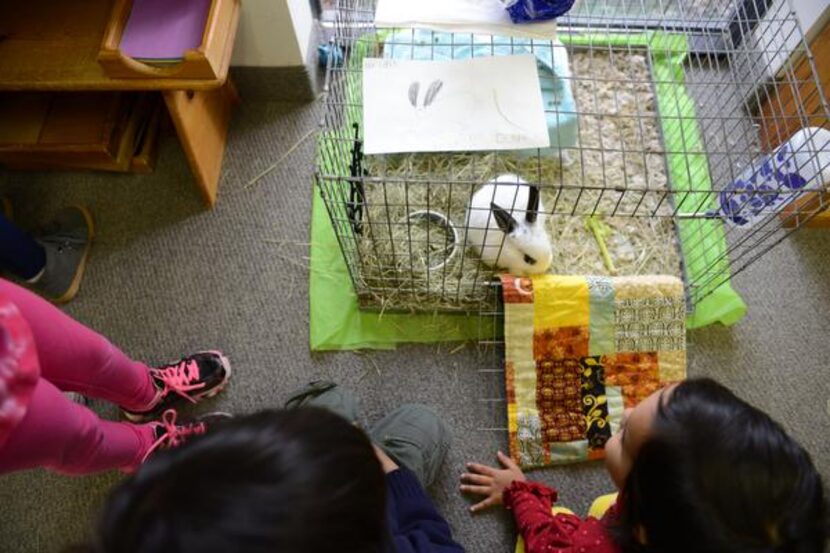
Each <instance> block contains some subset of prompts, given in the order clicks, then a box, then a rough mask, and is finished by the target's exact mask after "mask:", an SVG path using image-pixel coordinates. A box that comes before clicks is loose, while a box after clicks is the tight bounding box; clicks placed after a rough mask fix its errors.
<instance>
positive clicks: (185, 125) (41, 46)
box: [0, 0, 240, 206]
mask: <svg viewBox="0 0 830 553" xmlns="http://www.w3.org/2000/svg"><path fill="white" fill-rule="evenodd" d="M214 4H215V5H214V8H215V9H216V11H214V10H212V12H211V15H210V16H209V18H208V25H207V28H206V29H205V35H204V37H203V45H202V47H201V48H200V49H199V50H200V51H202V53H203V55H204V57H205V59H206V60H210V61H208V62H206V63H207V65H208V66H209V67H210V69H211V71H212V72H213V74H214V76H213V77H212V78H211V77H208V78H202V77H201V76H203V75H205V74H206V73H205V67H206V66H205V65H204V64H202V65H199V64H197V65H188V67H189V68H188V69H186V70H185V65H187V64H185V65H183V66H182V67H165V68H158V67H153V66H149V65H146V64H142V63H140V62H137V61H135V60H130V59H129V58H126V57H125V56H123V55H121V54H120V53H119V52H118V51H117V48H115V49H113V48H112V46H113V44H117V43H116V42H114V41H115V40H116V39H117V36H120V35H118V33H119V30H118V29H119V28H123V18H124V17H126V16H125V15H124V13H125V10H127V12H126V13H128V7H129V6H130V5H131V0H25V1H23V2H3V3H2V5H1V6H0V91H45V90H53V91H160V92H161V94H162V95H163V96H164V102H165V104H166V106H167V109H168V111H169V112H170V116H171V119H172V120H173V122H174V124H175V127H176V132H177V133H178V135H179V139H180V141H181V143H182V145H183V147H184V149H185V153H186V154H187V159H188V162H189V163H190V166H191V169H192V171H193V174H194V176H195V178H196V182H197V184H198V185H199V188H200V191H201V193H202V196H203V198H204V200H205V203H206V204H207V205H208V206H212V205H213V204H214V202H215V201H216V192H217V187H218V184H219V174H220V168H221V161H222V156H223V154H224V149H225V141H226V137H227V131H228V126H229V124H230V113H231V110H232V107H233V104H234V103H235V102H236V101H237V99H238V98H237V94H236V91H235V89H234V87H233V84H232V83H231V82H230V81H229V79H228V68H229V66H230V59H231V55H232V51H233V41H234V37H235V34H236V29H237V26H238V21H239V9H240V3H239V0H214ZM198 55H199V54H198V52H190V53H188V54H187V55H186V56H185V61H188V58H189V59H191V60H192V59H194V56H198ZM99 57H100V58H101V61H100V62H99ZM217 60H218V61H217ZM122 70H123V72H122ZM108 71H113V72H115V73H116V74H119V75H122V74H123V75H129V76H124V77H113V76H110V74H108ZM197 75H198V77H197Z"/></svg>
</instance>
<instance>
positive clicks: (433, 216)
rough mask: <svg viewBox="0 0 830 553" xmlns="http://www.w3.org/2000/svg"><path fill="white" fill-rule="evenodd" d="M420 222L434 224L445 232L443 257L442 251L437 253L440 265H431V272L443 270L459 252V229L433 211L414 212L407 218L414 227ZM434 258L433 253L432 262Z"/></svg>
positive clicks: (446, 218)
mask: <svg viewBox="0 0 830 553" xmlns="http://www.w3.org/2000/svg"><path fill="white" fill-rule="evenodd" d="M420 221H426V222H428V223H433V224H435V225H437V226H438V227H440V228H441V229H442V230H443V238H444V244H445V246H444V248H443V255H441V252H440V251H439V252H436V253H438V255H439V256H441V260H440V261H439V262H438V263H430V264H429V270H430V271H435V270H438V269H442V268H443V267H444V266H446V265H447V263H449V262H450V261H451V260H452V258H453V257H455V254H456V253H457V252H458V229H456V228H455V225H454V224H453V222H452V221H450V219H449V218H448V217H447V216H446V215H444V214H443V213H440V212H438V211H433V210H431V209H422V210H419V211H413V212H411V213H410V214H409V215H408V216H407V217H406V223H407V224H408V225H412V224H415V223H418V222H420ZM432 257H433V252H429V253H428V259H429V260H430V261H431V260H432Z"/></svg>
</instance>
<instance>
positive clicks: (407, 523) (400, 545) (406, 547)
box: [386, 468, 464, 553]
mask: <svg viewBox="0 0 830 553" xmlns="http://www.w3.org/2000/svg"><path fill="white" fill-rule="evenodd" d="M386 489H387V494H386V495H387V498H386V518H387V524H388V525H389V532H390V533H391V534H392V544H391V545H390V546H389V547H387V553H464V548H463V547H461V546H460V545H458V544H457V543H456V542H455V541H454V540H453V539H452V532H451V531H450V525H449V524H447V521H446V520H444V518H443V517H442V516H441V515H439V514H438V511H436V510H435V507H434V506H433V505H432V501H431V500H430V498H429V496H427V494H426V492H425V491H424V488H422V487H421V484H420V483H419V482H418V479H417V478H415V475H414V474H412V472H410V471H408V470H406V469H404V468H400V469H398V470H394V471H392V472H390V473H388V474H387V475H386Z"/></svg>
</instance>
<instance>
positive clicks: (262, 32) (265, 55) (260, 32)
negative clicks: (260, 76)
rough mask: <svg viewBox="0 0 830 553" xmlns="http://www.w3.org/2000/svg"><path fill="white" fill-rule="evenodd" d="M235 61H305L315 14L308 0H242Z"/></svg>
mask: <svg viewBox="0 0 830 553" xmlns="http://www.w3.org/2000/svg"><path fill="white" fill-rule="evenodd" d="M241 4H242V8H241V9H242V11H241V14H240V17H239V30H238V31H237V36H236V44H235V46H234V52H233V60H232V64H233V65H243V66H258V67H290V66H298V65H304V64H305V60H306V56H307V55H308V48H309V40H310V39H311V31H312V25H313V16H312V14H311V6H310V4H309V0H241Z"/></svg>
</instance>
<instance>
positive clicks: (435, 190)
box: [358, 50, 681, 311]
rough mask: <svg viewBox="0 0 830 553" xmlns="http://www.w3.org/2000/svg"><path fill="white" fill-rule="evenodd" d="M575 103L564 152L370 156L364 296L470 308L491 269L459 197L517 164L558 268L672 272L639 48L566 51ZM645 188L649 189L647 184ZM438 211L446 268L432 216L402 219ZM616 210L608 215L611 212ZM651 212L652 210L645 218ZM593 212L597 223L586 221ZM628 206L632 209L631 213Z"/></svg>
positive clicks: (400, 303) (659, 158) (388, 302)
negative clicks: (570, 142)
mask: <svg viewBox="0 0 830 553" xmlns="http://www.w3.org/2000/svg"><path fill="white" fill-rule="evenodd" d="M571 63H572V66H573V73H574V81H573V86H574V93H575V96H576V103H577V109H578V110H579V144H578V145H577V147H576V148H573V149H569V150H563V153H562V155H557V156H547V157H541V158H540V157H538V156H536V155H532V156H523V155H520V154H514V153H506V152H487V153H484V152H479V153H437V154H433V153H431V154H400V155H385V156H367V158H366V160H365V167H366V168H367V169H368V170H369V174H370V175H371V176H372V177H377V178H379V179H380V180H379V181H378V182H367V183H366V186H365V202H366V206H365V212H364V231H363V234H362V235H361V236H360V237H359V242H358V249H359V254H360V257H361V259H360V272H361V274H360V277H361V281H362V282H361V283H360V286H359V287H358V288H359V290H358V291H359V294H360V296H361V301H362V303H363V304H364V305H374V306H377V307H380V308H382V309H396V310H400V309H402V310H418V311H423V310H450V309H462V310H464V309H477V308H480V307H481V305H482V304H483V303H489V302H490V301H491V299H492V287H490V286H488V283H489V282H490V281H491V280H492V277H493V275H494V272H495V271H494V270H493V269H492V268H490V267H487V266H485V265H484V264H482V263H481V262H480V261H479V259H478V257H477V256H476V254H475V252H474V251H472V250H470V249H466V248H465V247H464V244H463V240H464V229H463V226H464V217H465V209H466V206H467V202H468V200H469V198H470V196H471V195H472V193H473V192H474V191H475V190H476V189H477V187H478V186H479V185H480V183H483V182H486V181H488V180H491V179H493V178H495V177H496V176H498V175H500V174H502V173H516V174H518V175H520V176H522V177H523V178H525V179H526V180H528V181H531V182H539V183H541V184H542V187H543V188H542V203H543V205H544V208H545V210H546V211H548V212H549V213H551V215H549V217H548V225H549V230H550V235H551V238H552V242H553V247H554V258H553V263H552V265H551V268H550V272H553V273H557V274H598V275H608V274H612V271H611V267H609V266H608V264H607V262H604V260H603V256H602V254H601V250H600V247H599V244H598V242H597V239H596V237H595V232H600V233H601V232H602V231H604V241H605V243H606V245H607V249H608V253H609V254H610V258H611V261H612V262H613V267H614V269H615V272H613V274H620V275H631V274H646V273H661V274H671V275H680V271H681V269H680V257H679V253H678V247H677V238H676V234H675V229H674V225H673V222H672V219H671V217H668V215H670V214H671V204H670V201H669V200H668V198H667V197H666V194H665V192H664V191H665V190H666V187H667V177H666V166H665V155H664V152H663V146H662V142H661V139H660V130H659V119H658V117H657V112H656V106H655V98H654V94H653V90H652V87H651V81H650V72H649V69H648V64H647V62H646V58H645V55H644V54H641V53H638V52H637V51H631V50H626V51H624V52H620V51H614V52H608V51H605V52H597V51H591V52H587V51H584V52H583V51H577V52H576V53H575V54H574V55H573V58H572V60H571ZM646 190H647V191H646ZM421 209H429V210H434V211H438V212H440V213H442V214H444V215H446V216H447V217H449V218H450V220H451V221H452V222H453V223H454V224H455V226H456V227H457V229H458V234H459V239H460V241H461V243H460V244H459V246H458V249H457V251H456V253H455V255H454V256H453V257H452V258H451V259H450V260H449V262H448V263H446V264H445V265H444V266H443V267H441V268H440V269H436V270H429V269H428V268H427V267H428V266H430V265H432V266H434V265H436V264H437V263H439V262H440V261H439V257H438V256H442V255H444V251H445V250H447V249H448V247H450V248H449V249H451V240H450V238H449V236H448V235H447V233H445V232H443V231H442V229H441V228H440V226H438V225H435V224H407V215H408V214H409V213H411V212H413V211H416V210H421ZM611 214H614V216H611ZM652 214H656V215H657V216H656V217H655V216H651V215H652ZM590 215H594V216H595V218H594V221H595V222H598V223H599V224H598V228H599V231H592V230H591V228H589V225H588V224H587V222H588V216H590ZM632 215H637V216H632Z"/></svg>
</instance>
